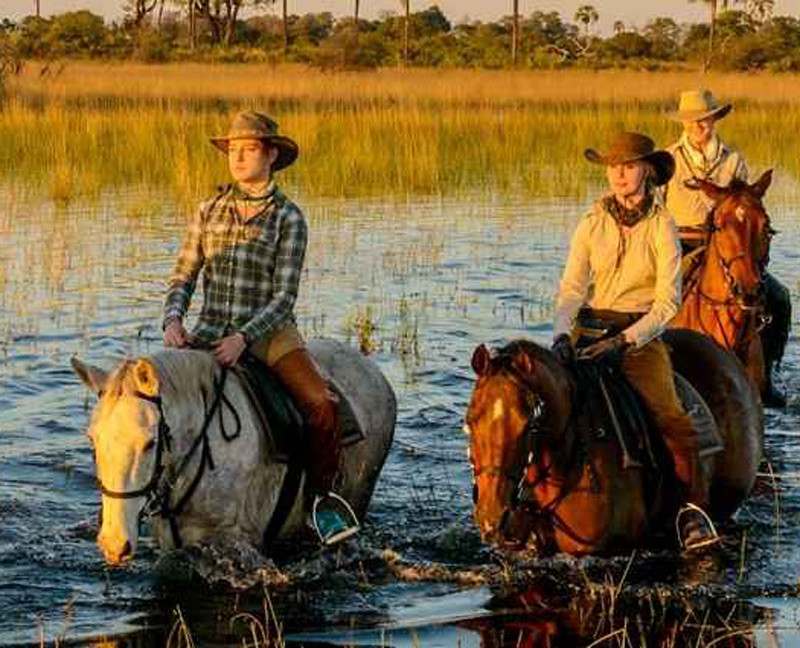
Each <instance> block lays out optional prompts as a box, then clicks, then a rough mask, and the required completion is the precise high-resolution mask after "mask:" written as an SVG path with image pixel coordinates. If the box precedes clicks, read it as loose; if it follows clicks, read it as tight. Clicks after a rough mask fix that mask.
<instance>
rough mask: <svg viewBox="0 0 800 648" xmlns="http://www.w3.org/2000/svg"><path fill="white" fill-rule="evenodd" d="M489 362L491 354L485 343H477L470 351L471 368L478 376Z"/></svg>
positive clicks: (484, 370) (483, 372)
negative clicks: (471, 351)
mask: <svg viewBox="0 0 800 648" xmlns="http://www.w3.org/2000/svg"><path fill="white" fill-rule="evenodd" d="M491 362H492V354H491V353H490V352H489V349H487V348H486V345H485V344H479V345H478V346H477V347H475V351H474V352H473V353H472V369H473V370H474V371H475V373H476V374H478V375H479V376H482V375H483V374H485V373H486V371H487V370H488V369H489V365H490V364H491Z"/></svg>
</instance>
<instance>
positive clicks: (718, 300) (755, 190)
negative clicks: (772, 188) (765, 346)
mask: <svg viewBox="0 0 800 648" xmlns="http://www.w3.org/2000/svg"><path fill="white" fill-rule="evenodd" d="M771 181H772V171H767V172H766V173H764V174H763V175H762V176H761V178H759V180H758V181H757V182H756V183H754V184H752V185H749V184H747V183H746V182H741V181H738V180H736V181H734V182H733V183H732V184H731V185H730V186H729V187H725V188H723V187H718V186H717V185H715V184H712V183H711V182H707V181H704V180H697V181H696V185H697V187H698V189H699V190H701V191H703V192H704V193H705V194H706V195H707V196H709V197H710V198H712V199H713V200H714V201H715V207H714V210H713V212H712V213H711V215H710V216H709V219H708V225H707V227H708V229H709V230H710V236H709V239H708V245H707V246H706V248H705V252H704V253H703V256H702V259H701V260H700V262H699V263H698V265H697V266H696V269H695V270H693V271H691V272H690V273H689V274H688V275H687V276H686V277H685V280H684V294H683V304H682V306H681V309H680V311H679V312H678V314H677V315H676V317H675V319H674V320H673V321H672V324H671V326H672V328H688V329H693V330H695V331H699V332H701V333H705V334H706V335H708V336H709V337H710V338H712V339H713V340H715V341H716V342H717V343H718V344H719V345H721V346H722V347H723V348H724V349H727V350H728V351H731V352H733V353H735V354H736V356H737V357H738V358H739V359H740V360H741V361H742V362H743V363H744V365H745V366H746V367H747V371H748V374H749V375H750V377H751V378H752V379H753V381H754V382H755V384H756V385H757V386H758V387H759V390H763V387H764V384H765V366H764V355H763V350H762V347H761V336H760V335H759V331H760V329H761V327H762V326H763V325H764V322H765V320H764V303H763V299H762V297H761V294H760V293H761V281H762V274H761V271H762V268H763V267H765V266H766V263H767V259H768V256H769V242H770V239H771V236H772V234H773V233H774V230H773V229H772V227H771V226H770V220H769V216H768V215H767V212H766V210H765V209H764V205H763V203H762V201H761V199H762V198H763V196H764V194H765V193H766V191H767V189H768V188H769V185H770V183H771Z"/></svg>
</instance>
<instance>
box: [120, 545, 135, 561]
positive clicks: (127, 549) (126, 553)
mask: <svg viewBox="0 0 800 648" xmlns="http://www.w3.org/2000/svg"><path fill="white" fill-rule="evenodd" d="M131 553H132V549H131V543H130V542H129V541H128V540H126V541H125V544H124V545H123V546H122V551H121V552H120V554H119V559H120V560H124V559H125V558H130V556H131Z"/></svg>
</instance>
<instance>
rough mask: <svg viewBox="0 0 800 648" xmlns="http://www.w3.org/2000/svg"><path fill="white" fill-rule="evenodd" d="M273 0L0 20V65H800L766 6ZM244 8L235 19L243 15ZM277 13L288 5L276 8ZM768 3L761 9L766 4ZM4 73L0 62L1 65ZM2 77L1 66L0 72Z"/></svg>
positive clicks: (793, 37)
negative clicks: (466, 18) (504, 11)
mask: <svg viewBox="0 0 800 648" xmlns="http://www.w3.org/2000/svg"><path fill="white" fill-rule="evenodd" d="M274 2H275V0H249V1H248V2H245V0H218V1H216V2H212V1H210V0H188V1H187V0H171V1H170V0H127V2H126V4H125V18H124V19H121V20H119V21H114V22H110V23H107V22H105V21H104V19H103V18H102V17H101V16H98V15H96V14H94V13H92V12H90V11H72V12H67V13H62V14H59V15H55V16H52V17H50V18H40V17H36V16H28V17H26V18H24V19H22V20H20V21H19V22H13V21H11V20H9V19H7V18H6V19H4V20H2V22H0V59H2V58H3V57H5V59H6V61H8V60H11V59H16V60H22V59H26V58H36V59H44V60H49V59H59V58H92V59H108V60H139V61H145V62H166V61H188V60H193V61H206V62H274V63H278V62H284V61H286V62H294V63H306V64H311V65H314V66H318V67H321V68H336V69H348V68H352V69H359V68H367V69H369V68H377V67H387V66H396V65H408V66H418V67H469V68H484V69H500V68H509V67H514V66H516V67H521V68H529V69H557V68H565V67H580V68H592V69H602V68H612V67H628V68H636V69H654V70H655V69H662V68H664V69H674V68H680V67H684V66H687V67H688V66H692V67H696V66H698V65H702V66H709V65H710V66H713V67H714V68H716V69H727V70H762V69H765V70H770V71H798V70H800V20H799V19H798V18H795V17H792V16H773V15H771V13H770V11H769V9H771V6H772V5H771V3H770V2H769V0H762V1H761V2H747V3H745V2H742V3H741V4H744V5H745V6H746V7H747V8H748V10H739V9H733V10H727V11H722V12H721V13H719V14H716V15H715V14H712V15H713V17H714V20H713V21H709V23H708V24H706V23H696V24H679V23H677V22H676V21H675V20H673V19H672V18H656V19H654V20H651V21H650V22H649V23H647V24H646V25H645V26H644V27H643V28H640V29H636V28H634V27H631V26H630V25H626V24H625V23H623V22H621V21H618V22H616V23H615V24H614V30H613V34H609V35H606V36H602V35H599V34H598V33H597V29H596V24H597V22H598V20H599V14H598V11H597V10H596V9H595V8H594V7H593V6H592V5H584V6H582V7H580V8H579V9H578V11H577V12H576V14H575V16H574V17H573V20H574V22H570V21H569V20H566V19H564V17H563V16H561V15H559V14H558V13H556V12H542V11H536V12H534V13H532V14H530V15H527V16H514V15H509V16H506V17H504V18H502V19H500V20H498V21H496V22H480V21H472V22H462V23H457V24H455V23H453V22H451V21H450V20H449V19H448V17H447V16H445V15H444V13H442V11H441V10H440V9H439V7H438V6H435V5H434V6H431V7H429V8H427V9H425V10H424V11H416V12H413V11H411V2H410V0H402V1H401V5H402V6H403V7H404V8H405V11H404V12H403V13H401V14H399V15H396V14H391V13H386V14H383V15H381V17H380V18H379V19H377V20H364V19H362V18H360V17H358V6H359V1H358V0H355V11H354V15H351V16H349V17H340V18H335V17H334V16H333V15H332V14H331V13H327V12H326V13H308V14H305V15H302V16H301V15H293V14H290V13H288V12H284V14H283V16H276V15H273V14H271V13H268V12H266V11H264V12H263V13H260V14H259V13H258V8H259V7H265V6H266V5H269V4H273V3H274ZM245 4H246V5H247V8H248V10H249V13H248V17H247V18H242V17H241V15H240V10H241V9H243V8H245ZM283 6H284V7H286V3H284V4H283ZM765 7H766V9H765ZM6 65H7V66H8V63H7V64H6ZM0 67H1V66H0ZM0 74H2V70H1V69H0Z"/></svg>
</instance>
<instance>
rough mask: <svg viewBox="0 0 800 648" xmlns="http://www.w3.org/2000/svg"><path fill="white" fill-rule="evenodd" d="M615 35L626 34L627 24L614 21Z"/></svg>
mask: <svg viewBox="0 0 800 648" xmlns="http://www.w3.org/2000/svg"><path fill="white" fill-rule="evenodd" d="M614 33H615V34H617V35H619V34H624V33H625V23H624V22H622V21H621V20H615V21H614Z"/></svg>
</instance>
